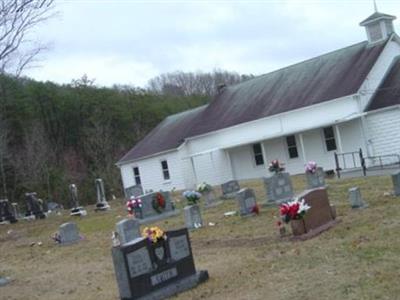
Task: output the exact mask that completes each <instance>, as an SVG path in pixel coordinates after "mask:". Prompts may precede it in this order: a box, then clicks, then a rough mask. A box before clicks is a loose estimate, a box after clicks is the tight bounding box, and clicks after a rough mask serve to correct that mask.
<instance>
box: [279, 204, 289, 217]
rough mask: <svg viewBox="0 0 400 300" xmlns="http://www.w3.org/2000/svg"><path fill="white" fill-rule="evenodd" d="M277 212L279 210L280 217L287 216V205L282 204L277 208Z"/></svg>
mask: <svg viewBox="0 0 400 300" xmlns="http://www.w3.org/2000/svg"><path fill="white" fill-rule="evenodd" d="M279 210H280V212H281V216H284V215H287V214H288V213H289V205H287V204H282V205H281V206H280V207H279Z"/></svg>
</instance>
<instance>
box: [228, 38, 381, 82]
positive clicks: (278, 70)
mask: <svg viewBox="0 0 400 300" xmlns="http://www.w3.org/2000/svg"><path fill="white" fill-rule="evenodd" d="M363 43H365V46H367V45H368V42H367V41H362V42H358V43H356V44H353V45H350V46H346V47H343V48H339V49H336V50H333V51H329V52H326V53H323V54H321V55H318V56H315V57H311V58H308V59H305V60H302V61H299V62H297V63H294V64H292V65H289V66H286V67H282V68H279V69H276V70H273V71H271V72H268V73H265V74H261V75H258V76H257V77H254V78H252V79H249V80H246V81H243V82H240V83H237V84H234V85H231V86H228V89H229V88H233V87H237V86H240V85H242V84H245V83H248V82H250V81H252V80H256V79H260V78H262V77H265V76H267V75H271V74H274V73H277V72H281V71H283V70H286V69H290V68H293V67H295V66H298V65H301V64H303V63H307V62H311V61H315V60H317V59H321V58H322V57H326V56H329V55H332V54H334V53H337V52H339V51H343V50H345V49H349V48H352V47H356V46H359V45H361V44H363ZM379 44H380V43H377V44H375V45H374V46H373V47H375V46H377V45H379Z"/></svg>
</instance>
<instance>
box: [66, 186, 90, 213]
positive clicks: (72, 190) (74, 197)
mask: <svg viewBox="0 0 400 300" xmlns="http://www.w3.org/2000/svg"><path fill="white" fill-rule="evenodd" d="M69 195H70V203H71V206H72V208H71V214H70V215H71V216H86V215H87V212H86V210H85V209H84V208H83V207H82V206H79V200H78V188H77V186H76V185H75V184H70V185H69Z"/></svg>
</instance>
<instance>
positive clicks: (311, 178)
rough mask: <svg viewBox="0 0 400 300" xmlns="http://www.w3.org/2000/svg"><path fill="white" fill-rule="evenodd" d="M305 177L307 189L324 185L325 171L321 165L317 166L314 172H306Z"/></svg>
mask: <svg viewBox="0 0 400 300" xmlns="http://www.w3.org/2000/svg"><path fill="white" fill-rule="evenodd" d="M306 178H307V186H308V188H309V189H315V188H318V187H324V186H325V172H324V170H323V169H322V168H321V167H318V168H317V169H316V171H315V173H311V172H306Z"/></svg>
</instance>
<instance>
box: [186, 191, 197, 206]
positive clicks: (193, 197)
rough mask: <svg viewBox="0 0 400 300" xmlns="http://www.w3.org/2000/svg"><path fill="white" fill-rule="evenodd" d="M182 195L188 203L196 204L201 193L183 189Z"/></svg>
mask: <svg viewBox="0 0 400 300" xmlns="http://www.w3.org/2000/svg"><path fill="white" fill-rule="evenodd" d="M182 195H183V197H185V198H186V200H187V201H188V204H189V205H195V204H197V201H199V200H200V197H201V194H200V193H199V192H196V191H184V192H183V194H182Z"/></svg>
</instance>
